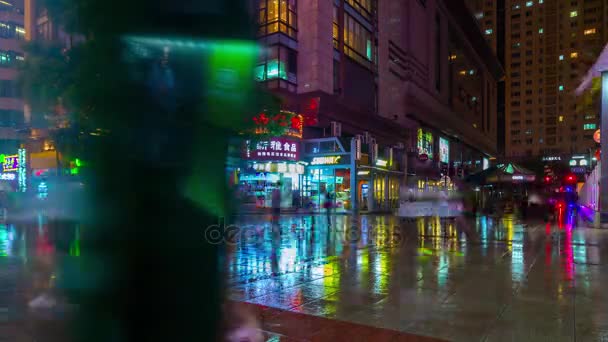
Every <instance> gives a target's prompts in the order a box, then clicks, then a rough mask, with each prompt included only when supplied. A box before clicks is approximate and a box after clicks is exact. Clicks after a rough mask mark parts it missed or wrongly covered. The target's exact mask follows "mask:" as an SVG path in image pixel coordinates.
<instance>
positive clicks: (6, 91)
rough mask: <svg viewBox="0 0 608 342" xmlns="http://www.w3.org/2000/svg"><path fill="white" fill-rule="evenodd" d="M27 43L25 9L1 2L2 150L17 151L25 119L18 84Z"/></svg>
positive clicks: (0, 116) (0, 145)
mask: <svg viewBox="0 0 608 342" xmlns="http://www.w3.org/2000/svg"><path fill="white" fill-rule="evenodd" d="M24 40H25V29H24V27H23V8H22V7H21V6H20V4H19V3H18V2H12V1H10V0H9V1H0V150H1V151H3V152H2V153H9V152H11V151H13V150H14V151H16V149H17V147H18V145H19V142H20V139H21V133H19V132H20V129H22V128H23V127H24V124H25V121H26V120H25V116H24V106H23V100H22V98H21V91H20V88H19V86H18V84H17V76H18V70H17V66H18V64H19V63H20V62H21V61H23V58H24V57H23V48H22V45H21V44H22V43H23V41H24Z"/></svg>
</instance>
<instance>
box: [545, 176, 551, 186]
mask: <svg viewBox="0 0 608 342" xmlns="http://www.w3.org/2000/svg"><path fill="white" fill-rule="evenodd" d="M545 183H547V184H549V183H551V177H550V176H545Z"/></svg>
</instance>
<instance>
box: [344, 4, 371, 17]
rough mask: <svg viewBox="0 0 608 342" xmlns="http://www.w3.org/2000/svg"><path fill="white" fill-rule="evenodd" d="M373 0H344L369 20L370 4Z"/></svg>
mask: <svg viewBox="0 0 608 342" xmlns="http://www.w3.org/2000/svg"><path fill="white" fill-rule="evenodd" d="M374 1H375V0H346V2H347V3H348V4H349V5H351V6H352V7H353V8H354V9H355V10H356V11H357V12H359V13H361V15H363V16H364V17H365V18H367V19H370V20H371V17H372V15H371V13H372V9H373V8H372V6H373V5H374Z"/></svg>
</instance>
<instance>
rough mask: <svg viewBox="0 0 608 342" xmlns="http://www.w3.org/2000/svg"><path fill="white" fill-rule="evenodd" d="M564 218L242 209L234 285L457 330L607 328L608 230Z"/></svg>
mask: <svg viewBox="0 0 608 342" xmlns="http://www.w3.org/2000/svg"><path fill="white" fill-rule="evenodd" d="M562 216H563V217H562ZM559 219H560V222H561V223H559V224H546V223H543V222H541V221H537V222H530V223H528V224H526V225H522V224H521V223H520V222H518V221H517V220H515V219H513V218H512V217H504V218H500V219H495V218H490V217H479V218H477V219H476V220H471V221H466V220H464V219H458V220H440V219H439V218H426V219H424V218H420V219H417V220H415V221H412V222H402V221H400V220H399V219H397V218H394V217H390V216H361V217H350V216H336V217H332V224H331V226H328V224H327V221H326V220H325V217H316V218H314V219H313V218H311V217H310V216H308V217H306V216H290V217H284V218H282V219H281V220H280V222H279V224H278V225H274V226H273V224H272V223H271V222H269V219H268V217H262V216H257V217H254V216H249V217H243V218H241V219H240V222H238V226H239V228H240V229H241V230H240V234H239V235H238V237H237V238H234V239H233V240H232V241H231V242H232V243H231V244H230V247H231V253H230V259H229V266H228V282H229V297H230V298H231V299H232V300H236V301H244V302H248V303H253V304H259V305H264V306H270V307H273V308H278V309H283V310H289V311H291V312H298V313H305V314H310V315H315V316H322V317H326V318H332V319H336V320H341V321H347V322H352V323H358V324H363V325H370V326H375V327H380V328H386V329H392V330H397V331H403V332H407V333H412V334H417V335H426V336H433V337H437V338H442V339H446V340H454V341H471V340H484V341H503V340H504V341H524V340H525V341H532V340H534V341H539V340H540V341H544V340H547V341H562V340H564V341H566V340H575V339H576V340H578V341H583V340H589V341H596V340H602V339H608V294H607V292H606V291H604V290H603V287H602V284H603V283H605V282H606V281H608V264H606V260H608V250H607V249H606V248H605V246H607V243H608V232H604V231H600V230H591V229H586V228H577V227H576V226H575V222H574V221H575V220H574V219H573V218H571V217H569V216H568V215H560V217H559ZM279 227H280V228H279ZM311 333H312V332H311Z"/></svg>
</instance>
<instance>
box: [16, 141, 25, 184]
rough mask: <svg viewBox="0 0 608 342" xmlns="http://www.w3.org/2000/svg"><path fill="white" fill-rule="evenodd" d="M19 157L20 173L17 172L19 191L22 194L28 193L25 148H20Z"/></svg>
mask: <svg viewBox="0 0 608 342" xmlns="http://www.w3.org/2000/svg"><path fill="white" fill-rule="evenodd" d="M17 155H18V156H19V161H18V169H19V170H18V171H17V176H18V182H19V191H20V192H26V191H27V169H26V166H27V165H26V156H25V149H24V148H20V149H19V150H18V151H17Z"/></svg>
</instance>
